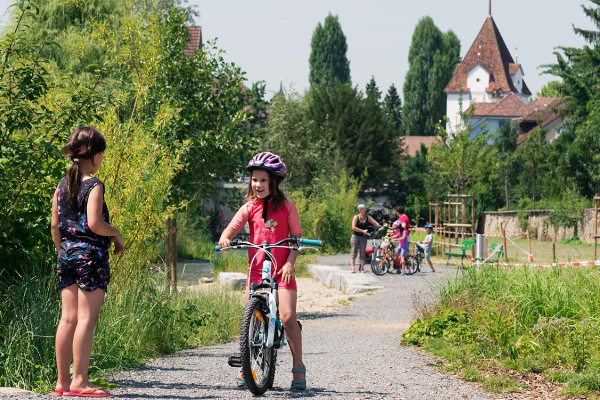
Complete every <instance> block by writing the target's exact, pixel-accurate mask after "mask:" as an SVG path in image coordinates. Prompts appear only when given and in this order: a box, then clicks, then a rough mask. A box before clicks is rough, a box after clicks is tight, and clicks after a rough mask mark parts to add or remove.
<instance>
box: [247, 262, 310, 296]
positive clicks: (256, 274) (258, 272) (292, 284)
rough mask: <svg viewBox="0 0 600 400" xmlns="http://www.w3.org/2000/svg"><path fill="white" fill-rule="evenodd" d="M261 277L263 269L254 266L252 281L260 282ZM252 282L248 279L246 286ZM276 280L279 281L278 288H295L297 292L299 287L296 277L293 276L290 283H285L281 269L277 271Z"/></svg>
mask: <svg viewBox="0 0 600 400" xmlns="http://www.w3.org/2000/svg"><path fill="white" fill-rule="evenodd" d="M261 278H262V271H261V269H260V268H252V276H251V277H250V282H252V283H260V280H261ZM250 282H248V280H246V287H247V286H248V285H249V284H250ZM275 282H277V285H278V289H286V290H293V291H295V292H297V291H298V287H297V286H296V277H294V278H292V280H291V281H290V283H285V282H283V279H282V278H281V273H280V272H279V271H276V275H275Z"/></svg>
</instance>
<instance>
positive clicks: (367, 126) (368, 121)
mask: <svg viewBox="0 0 600 400" xmlns="http://www.w3.org/2000/svg"><path fill="white" fill-rule="evenodd" d="M380 98H381V92H380V91H379V88H378V87H377V83H376V82H375V78H374V77H372V78H371V80H370V81H369V83H368V84H367V87H366V98H365V99H364V100H363V101H362V102H361V111H362V121H361V125H360V128H359V131H358V136H357V138H356V140H355V141H354V143H353V146H352V148H353V149H352V152H349V153H347V156H346V157H347V158H346V160H347V165H348V167H347V168H348V169H349V170H351V171H353V173H354V176H355V177H360V175H359V174H360V173H363V172H364V171H366V172H367V174H368V175H367V180H366V181H365V182H363V189H364V188H376V189H381V188H382V187H383V184H384V183H386V182H387V181H388V179H389V177H388V176H389V172H390V170H392V169H393V168H395V167H397V166H398V160H397V159H395V157H396V156H395V155H396V154H397V149H398V148H399V146H398V141H397V140H396V139H397V135H396V130H395V129H394V125H393V123H392V121H391V120H390V119H389V118H387V117H386V115H385V110H384V108H383V105H382V104H381V102H380ZM351 167H354V168H353V169H350V168H351Z"/></svg>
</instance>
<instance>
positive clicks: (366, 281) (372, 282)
mask: <svg viewBox="0 0 600 400" xmlns="http://www.w3.org/2000/svg"><path fill="white" fill-rule="evenodd" d="M308 270H309V271H310V273H311V274H312V275H313V277H315V279H317V280H319V281H321V282H322V283H323V284H324V285H326V286H333V287H335V288H336V289H338V290H339V291H342V292H344V293H346V294H356V293H361V292H364V291H367V290H376V289H381V288H382V287H383V286H381V285H379V284H378V282H377V279H375V278H374V277H373V276H371V275H370V274H369V275H367V274H361V273H354V274H353V273H352V272H350V271H348V270H346V269H343V268H342V267H339V266H333V265H317V264H310V265H308Z"/></svg>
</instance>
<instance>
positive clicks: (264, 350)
mask: <svg viewBox="0 0 600 400" xmlns="http://www.w3.org/2000/svg"><path fill="white" fill-rule="evenodd" d="M288 243H290V244H292V245H293V246H294V247H293V248H294V249H295V250H298V251H302V250H304V249H313V250H317V249H316V248H314V247H304V245H308V246H321V244H322V242H321V241H320V240H311V239H304V238H297V237H291V238H287V239H283V240H280V241H279V242H277V243H274V244H270V243H267V242H264V243H262V244H254V243H251V242H248V241H244V240H238V239H234V240H232V241H231V243H230V245H229V246H227V247H223V248H220V247H219V246H216V247H215V251H217V252H218V251H224V250H229V249H245V248H248V247H253V248H255V249H258V250H261V251H262V252H263V253H265V260H264V261H263V266H262V278H261V281H260V283H251V284H250V297H249V298H248V302H247V303H246V307H245V308H244V313H243V315H242V328H241V330H240V356H239V357H238V356H231V357H229V360H228V364H229V365H230V366H232V367H237V368H240V367H241V368H242V374H243V376H244V381H245V382H246V387H247V388H248V390H249V391H250V392H252V394H254V395H256V396H260V395H262V394H264V393H265V392H266V391H267V390H269V389H270V388H271V387H272V386H273V380H274V379H275V362H276V360H277V350H278V349H279V348H280V347H281V346H285V345H286V341H285V331H284V329H283V324H282V323H281V321H280V319H279V310H278V308H277V307H278V305H277V286H278V285H277V282H275V280H274V279H273V278H272V276H273V275H274V274H272V273H271V272H272V268H271V267H274V270H277V265H276V263H275V261H274V260H275V258H274V257H273V255H272V253H271V252H270V251H269V249H273V248H276V247H284V248H289V246H284V245H285V244H288ZM256 254H259V253H258V252H257V253H256ZM255 257H256V256H255ZM273 264H275V265H273ZM250 265H252V262H251V263H250ZM251 272H252V271H249V272H248V274H249V276H250V273H251ZM298 324H299V325H300V328H301V329H302V325H301V324H300V322H298Z"/></svg>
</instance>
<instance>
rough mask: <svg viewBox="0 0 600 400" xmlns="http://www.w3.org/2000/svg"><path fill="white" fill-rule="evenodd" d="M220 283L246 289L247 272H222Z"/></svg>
mask: <svg viewBox="0 0 600 400" xmlns="http://www.w3.org/2000/svg"><path fill="white" fill-rule="evenodd" d="M219 284H221V285H223V286H231V287H232V288H233V289H244V288H245V287H246V274H242V273H241V272H221V273H220V274H219Z"/></svg>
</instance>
